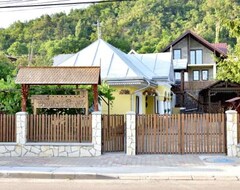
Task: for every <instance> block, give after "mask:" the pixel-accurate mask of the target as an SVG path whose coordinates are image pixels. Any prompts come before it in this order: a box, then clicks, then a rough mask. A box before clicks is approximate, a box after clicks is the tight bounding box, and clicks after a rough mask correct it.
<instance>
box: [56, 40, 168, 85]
mask: <svg viewBox="0 0 240 190" xmlns="http://www.w3.org/2000/svg"><path fill="white" fill-rule="evenodd" d="M139 55H140V54H126V53H124V52H122V51H121V50H119V49H117V48H115V47H114V46H112V45H110V44H109V43H107V42H105V41H104V40H102V39H99V40H97V41H95V42H94V43H92V44H91V45H89V46H88V47H86V48H84V49H83V50H81V51H79V52H77V53H76V54H74V55H73V56H71V57H70V58H68V59H66V60H64V58H63V59H62V61H60V63H59V64H58V66H101V78H102V79H103V80H110V79H111V80H114V79H115V80H122V79H125V80H129V79H133V80H136V79H145V80H148V81H150V80H153V79H156V78H159V79H160V78H165V77H167V78H169V77H168V75H169V73H170V69H171V68H170V67H171V57H170V54H169V53H168V52H167V53H161V54H154V55H153V56H156V55H157V56H158V55H165V59H163V60H164V61H163V62H161V61H160V60H158V61H157V63H156V66H155V67H154V68H153V67H151V66H149V65H148V64H150V65H151V64H152V59H145V58H144V59H142V60H141V59H140V58H139ZM159 57H161V56H159ZM150 60H151V61H150ZM167 62H168V63H167ZM158 63H159V64H161V65H158ZM54 65H56V64H55V63H54ZM170 78H171V77H170Z"/></svg>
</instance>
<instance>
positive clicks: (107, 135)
mask: <svg viewBox="0 0 240 190" xmlns="http://www.w3.org/2000/svg"><path fill="white" fill-rule="evenodd" d="M124 128H125V122H124V115H102V149H103V152H121V151H124V144H125V143H124Z"/></svg>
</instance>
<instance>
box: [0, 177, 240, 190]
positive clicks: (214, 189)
mask: <svg viewBox="0 0 240 190" xmlns="http://www.w3.org/2000/svg"><path fill="white" fill-rule="evenodd" d="M0 184H1V185H0V190H107V189H109V190H146V189H151V190H159V189H164V190H178V189H181V190H188V189H189V190H206V189H209V190H223V189H224V190H225V189H231V190H239V189H240V181H237V180H215V181H214V180H206V181H203V180H57V179H55V180H51V179H6V178H5V179H4V178H3V179H0Z"/></svg>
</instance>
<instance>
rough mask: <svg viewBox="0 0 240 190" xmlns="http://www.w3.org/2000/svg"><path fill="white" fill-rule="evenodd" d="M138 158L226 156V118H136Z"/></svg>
mask: <svg viewBox="0 0 240 190" xmlns="http://www.w3.org/2000/svg"><path fill="white" fill-rule="evenodd" d="M136 120H137V121H136V123H137V153H138V154H198V153H225V152H226V148H225V147H226V146H225V141H226V140H225V115H224V114H223V113H220V114H176V115H137V118H136Z"/></svg>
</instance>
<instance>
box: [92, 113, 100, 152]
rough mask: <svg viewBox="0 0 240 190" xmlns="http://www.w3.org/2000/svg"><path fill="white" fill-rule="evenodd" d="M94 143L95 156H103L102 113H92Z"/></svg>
mask: <svg viewBox="0 0 240 190" xmlns="http://www.w3.org/2000/svg"><path fill="white" fill-rule="evenodd" d="M92 143H93V145H94V149H95V154H94V156H100V155H101V154H102V115H101V112H93V113H92Z"/></svg>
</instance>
